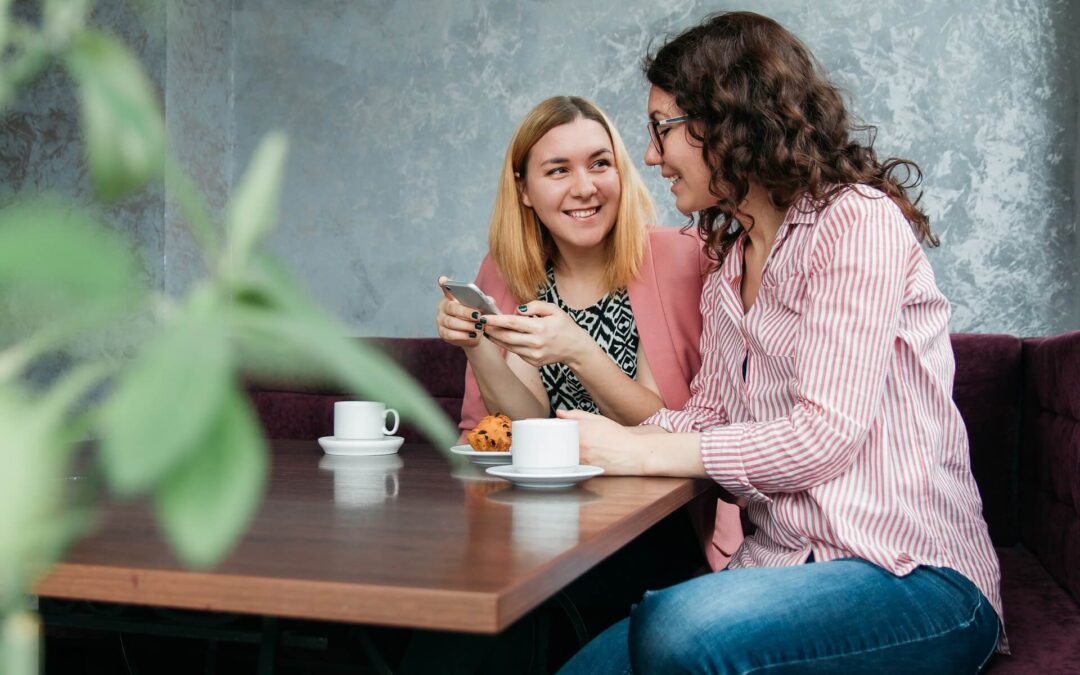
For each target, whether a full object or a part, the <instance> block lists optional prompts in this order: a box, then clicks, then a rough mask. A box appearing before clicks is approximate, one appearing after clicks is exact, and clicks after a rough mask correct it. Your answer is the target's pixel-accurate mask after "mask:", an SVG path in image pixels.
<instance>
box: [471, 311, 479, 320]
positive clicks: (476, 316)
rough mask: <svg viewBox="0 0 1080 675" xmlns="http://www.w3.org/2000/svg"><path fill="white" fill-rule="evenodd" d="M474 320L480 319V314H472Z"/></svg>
mask: <svg viewBox="0 0 1080 675" xmlns="http://www.w3.org/2000/svg"><path fill="white" fill-rule="evenodd" d="M472 318H474V319H478V318H480V312H473V313H472Z"/></svg>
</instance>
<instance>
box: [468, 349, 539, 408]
mask: <svg viewBox="0 0 1080 675" xmlns="http://www.w3.org/2000/svg"><path fill="white" fill-rule="evenodd" d="M465 356H466V357H467V358H468V359H469V364H470V365H471V366H472V369H473V376H474V377H476V385H477V388H478V389H479V390H480V396H481V397H482V398H483V399H484V406H485V407H486V408H487V409H488V412H490V413H496V412H498V413H502V414H504V415H508V416H509V417H510V418H511V419H525V418H529V417H547V416H548V406H547V405H545V404H544V403H541V402H540V401H539V400H538V399H537V398H536V396H535V395H534V394H533V392H531V391H530V390H529V388H528V387H526V386H525V384H524V383H523V382H522V381H521V379H520V378H519V377H518V376H517V375H516V374H515V373H514V371H513V370H511V369H510V366H509V365H508V364H507V363H506V359H505V358H504V356H503V353H502V351H501V350H500V349H499V348H498V347H496V346H495V345H494V344H492V343H491V342H490V341H488V340H482V341H481V342H480V344H479V345H477V346H476V347H473V348H472V349H466V350H465Z"/></svg>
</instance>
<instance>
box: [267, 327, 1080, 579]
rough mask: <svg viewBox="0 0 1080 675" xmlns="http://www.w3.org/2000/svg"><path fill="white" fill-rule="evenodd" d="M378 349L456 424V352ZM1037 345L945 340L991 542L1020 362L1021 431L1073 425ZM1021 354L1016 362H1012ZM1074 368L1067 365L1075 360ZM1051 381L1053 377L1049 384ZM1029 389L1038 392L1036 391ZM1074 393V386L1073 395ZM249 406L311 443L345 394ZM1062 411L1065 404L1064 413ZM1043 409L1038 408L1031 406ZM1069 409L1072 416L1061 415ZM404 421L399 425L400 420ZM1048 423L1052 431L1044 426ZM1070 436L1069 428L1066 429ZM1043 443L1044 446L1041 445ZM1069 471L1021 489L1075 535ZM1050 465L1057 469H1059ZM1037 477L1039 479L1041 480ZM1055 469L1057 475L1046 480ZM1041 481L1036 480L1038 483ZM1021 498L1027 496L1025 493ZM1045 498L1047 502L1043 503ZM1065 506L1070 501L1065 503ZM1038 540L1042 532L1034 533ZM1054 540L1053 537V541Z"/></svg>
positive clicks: (405, 341)
mask: <svg viewBox="0 0 1080 675" xmlns="http://www.w3.org/2000/svg"><path fill="white" fill-rule="evenodd" d="M358 339H360V340H363V341H365V342H366V343H368V344H373V345H375V346H377V347H379V348H380V349H383V350H384V351H386V353H387V355H388V356H389V357H390V358H393V359H394V360H395V361H397V362H398V363H399V364H400V365H401V366H403V367H404V369H405V370H406V371H408V372H409V373H410V374H411V375H412V376H413V377H414V378H416V379H417V381H418V382H419V383H420V385H421V386H423V387H424V388H425V389H426V390H427V391H428V392H429V393H430V394H431V395H432V396H433V397H434V398H435V400H436V401H437V402H438V403H439V405H440V406H441V407H442V409H443V410H444V411H446V413H447V415H448V416H449V417H450V418H451V419H452V420H457V419H458V417H459V416H460V412H461V400H462V397H463V395H464V373H465V363H466V359H465V355H464V353H463V352H462V350H460V349H458V348H456V347H453V346H451V345H449V344H447V343H445V342H443V341H442V340H440V339H437V338H358ZM1047 342H1048V343H1049V344H1047V345H1042V343H1036V342H1033V341H1029V342H1028V343H1026V344H1025V345H1024V346H1023V351H1022V349H1021V342H1020V340H1019V339H1018V338H1015V337H1013V336H1009V335H978V334H963V333H962V334H954V335H953V336H952V346H953V352H954V354H955V356H956V379H955V383H954V389H953V396H954V399H955V401H956V405H957V407H958V408H959V410H960V413H961V415H962V416H963V418H964V422H965V424H966V425H967V430H968V435H969V437H970V439H971V464H972V472H973V473H974V475H975V480H976V482H977V483H978V485H979V489H980V491H981V493H982V497H983V510H984V514H985V516H986V521H987V524H988V526H989V528H990V535H991V537H992V538H993V540H994V542H995V543H996V544H999V545H1008V544H1013V543H1016V542H1017V541H1018V539H1019V536H1020V529H1019V524H1018V516H1017V513H1018V497H1017V489H1018V483H1017V447H1018V446H1019V444H1020V443H1019V436H1020V419H1021V415H1020V411H1021V392H1022V391H1023V389H1024V386H1023V382H1024V375H1023V373H1024V371H1025V364H1026V368H1027V370H1028V371H1029V372H1036V373H1046V374H1044V375H1038V376H1037V377H1036V378H1035V380H1036V381H1032V380H1031V377H1029V378H1028V381H1029V386H1030V387H1033V388H1034V389H1035V391H1036V393H1035V394H1029V397H1028V398H1029V399H1032V397H1033V396H1044V397H1048V398H1049V399H1050V400H1052V401H1055V402H1056V403H1054V406H1056V407H1050V408H1047V410H1052V411H1059V412H1054V413H1052V414H1051V413H1049V412H1046V411H1043V412H1042V413H1040V414H1037V415H1035V414H1033V415H1032V418H1033V419H1032V421H1031V422H1029V424H1039V425H1042V428H1044V429H1046V433H1058V434H1060V433H1063V432H1062V431H1061V430H1060V429H1058V426H1061V425H1065V424H1066V421H1067V420H1068V419H1070V418H1069V417H1068V415H1069V414H1071V415H1072V417H1071V419H1072V420H1073V421H1074V424H1075V420H1076V419H1078V418H1080V413H1078V412H1077V411H1076V410H1077V406H1078V405H1080V403H1078V402H1077V400H1076V397H1075V396H1074V397H1073V398H1071V399H1070V398H1068V396H1067V394H1068V392H1069V389H1068V387H1067V386H1066V384H1067V381H1066V380H1063V379H1061V377H1063V376H1059V375H1056V374H1055V373H1054V369H1053V365H1052V364H1053V361H1054V359H1055V358H1056V355H1057V353H1058V351H1060V350H1061V349H1065V348H1067V347H1068V348H1073V347H1069V345H1074V343H1075V340H1072V341H1068V340H1066V343H1068V344H1064V345H1062V344H1059V343H1058V342H1059V341H1057V338H1055V339H1052V340H1049V341H1047ZM1022 353H1023V359H1022V358H1021V355H1022ZM1074 361H1075V359H1074ZM1054 378H1057V379H1054ZM1035 385H1038V386H1037V387H1036V386H1035ZM1072 391H1073V393H1075V386H1073V389H1072ZM250 396H251V400H252V402H253V403H254V405H255V409H256V411H257V412H258V415H259V417H260V419H261V420H262V424H263V427H264V429H265V431H266V433H267V435H268V436H270V437H272V438H310V439H315V438H318V437H319V436H326V435H330V434H332V433H333V404H334V402H335V401H339V400H344V399H347V398H349V396H348V395H347V394H345V393H343V392H342V390H341V388H340V387H335V386H333V385H316V386H312V385H297V384H287V383H277V384H266V383H263V384H260V385H257V386H253V387H251V388H250ZM1070 406H1072V407H1071V408H1070ZM1040 410H1042V408H1040ZM1069 410H1072V412H1071V413H1070V412H1069ZM405 422H406V423H407V420H405ZM1051 425H1055V426H1054V430H1053V431H1051V430H1050V429H1049V427H1050V426H1051ZM1073 429H1074V432H1075V427H1073ZM402 433H403V435H405V437H406V439H408V440H410V441H412V440H420V436H419V434H417V433H416V432H415V431H414V430H413V429H412V428H410V427H409V426H408V425H407V424H405V425H403V432H402ZM1042 442H1043V440H1040V439H1038V438H1029V439H1025V447H1026V448H1028V452H1027V454H1028V455H1032V456H1038V453H1037V452H1035V451H1034V450H1033V449H1032V448H1033V445H1032V444H1033V443H1035V444H1039V443H1042ZM1046 442H1049V441H1046ZM1072 461H1073V465H1072V469H1068V468H1067V467H1065V466H1064V465H1062V466H1058V467H1057V468H1055V469H1053V470H1051V469H1050V467H1051V466H1055V462H1054V461H1050V462H1049V463H1044V464H1039V465H1038V466H1034V465H1033V466H1030V467H1029V475H1028V478H1029V481H1028V482H1029V483H1032V484H1033V485H1034V484H1035V483H1039V484H1040V485H1041V486H1042V487H1041V489H1042V490H1043V494H1044V495H1051V494H1052V495H1053V500H1054V501H1053V502H1052V504H1051V503H1050V502H1049V501H1048V502H1047V503H1046V504H1044V505H1043V506H1040V507H1039V508H1040V509H1042V510H1044V511H1052V510H1054V509H1060V508H1067V509H1071V510H1070V511H1069V513H1070V514H1071V517H1072V518H1073V521H1072V522H1073V523H1074V531H1075V522H1076V521H1075V518H1076V507H1075V505H1076V504H1077V503H1078V502H1080V494H1076V493H1074V494H1072V496H1071V497H1070V496H1069V494H1068V490H1067V489H1066V485H1067V484H1070V485H1072V486H1073V488H1072V489H1073V490H1076V489H1077V488H1076V482H1075V475H1074V476H1073V478H1072V479H1071V480H1072V483H1069V482H1068V480H1065V482H1060V481H1059V482H1058V483H1054V482H1053V481H1054V476H1055V475H1056V476H1059V478H1064V476H1065V474H1066V473H1067V472H1068V471H1069V470H1071V471H1073V473H1074V474H1075V472H1076V471H1080V468H1077V467H1078V466H1080V465H1078V464H1077V461H1078V460H1077V457H1076V456H1075V455H1074V456H1073V458H1072ZM1062 462H1064V460H1061V462H1057V464H1061V463H1062ZM1040 472H1041V473H1040ZM1054 472H1057V473H1054ZM1040 481H1041V482H1040ZM1024 494H1025V499H1027V498H1028V497H1027V495H1029V492H1028V488H1026V487H1025V488H1024ZM1046 499H1047V500H1049V499H1050V497H1049V496H1047V497H1046ZM1069 500H1071V501H1069ZM1029 520H1031V521H1032V522H1031V523H1029V525H1028V526H1026V529H1025V539H1026V538H1028V537H1029V536H1030V537H1033V538H1035V539H1037V540H1039V541H1042V542H1046V543H1044V544H1042V546H1043V547H1044V548H1045V547H1049V548H1059V547H1060V543H1053V544H1052V543H1049V542H1050V540H1051V539H1052V536H1051V535H1050V534H1049V533H1046V532H1043V530H1040V529H1039V528H1038V527H1036V526H1035V525H1034V524H1033V523H1037V522H1040V520H1041V516H1040V517H1032V518H1030V519H1029ZM1040 533H1041V534H1040ZM1059 539H1060V537H1059ZM1073 545H1074V547H1075V548H1074V550H1075V552H1076V555H1077V556H1078V557H1077V564H1076V565H1074V566H1073V567H1074V569H1077V570H1080V542H1074V544H1073Z"/></svg>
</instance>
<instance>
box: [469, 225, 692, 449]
mask: <svg viewBox="0 0 1080 675" xmlns="http://www.w3.org/2000/svg"><path fill="white" fill-rule="evenodd" d="M708 262H709V261H708V259H707V258H706V257H705V254H704V253H703V252H702V250H701V241H700V240H699V239H698V237H697V235H696V234H695V233H694V232H685V233H684V232H682V231H681V230H679V229H676V228H665V229H661V228H655V229H653V230H651V231H650V232H649V238H648V239H647V240H646V245H645V256H644V259H643V260H642V265H641V271H640V273H639V274H638V276H637V277H636V278H634V279H632V280H631V281H630V283H629V284H628V285H627V288H626V290H627V293H628V294H629V295H630V306H631V307H632V308H633V310H634V321H636V322H637V328H638V335H639V336H640V338H641V345H642V347H643V348H644V350H645V356H646V357H647V358H648V359H649V367H650V368H651V369H652V373H653V377H654V378H655V379H656V384H657V385H658V386H659V388H660V398H662V399H663V400H664V407H666V408H682V407H683V405H684V404H685V403H686V401H687V399H689V398H690V380H692V379H693V378H694V375H696V374H697V371H698V368H699V367H700V366H701V356H700V354H699V353H698V341H699V340H700V339H701V309H700V307H699V304H700V300H701V285H702V280H703V277H704V275H705V270H706V269H707V265H708ZM476 285H477V286H479V287H480V289H481V290H482V291H484V292H485V293H487V294H488V295H490V296H491V297H493V298H494V299H495V304H496V305H498V306H499V309H501V310H502V311H504V312H512V311H513V309H514V308H515V307H517V306H518V305H520V304H521V300H520V299H519V298H514V297H513V296H511V294H510V289H509V288H508V287H507V286H506V282H504V281H503V279H502V275H500V274H499V270H498V268H496V267H495V263H494V262H493V261H492V260H491V257H490V256H484V260H483V262H481V263H480V272H479V274H477V275H476ZM488 414H490V413H489V411H488V410H487V409H486V408H485V407H484V399H483V398H482V397H481V396H480V388H479V387H478V386H477V385H476V378H475V377H474V376H473V372H472V366H471V365H470V366H468V367H467V368H466V370H465V399H464V401H463V402H462V404H461V424H460V425H459V426H460V427H461V429H462V430H464V431H468V430H470V429H472V428H473V427H475V426H476V423H477V422H479V421H480V418H482V417H484V416H485V415H488Z"/></svg>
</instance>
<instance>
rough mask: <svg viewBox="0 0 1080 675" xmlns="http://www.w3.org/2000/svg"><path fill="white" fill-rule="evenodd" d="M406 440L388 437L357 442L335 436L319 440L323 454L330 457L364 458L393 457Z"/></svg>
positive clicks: (399, 437)
mask: <svg viewBox="0 0 1080 675" xmlns="http://www.w3.org/2000/svg"><path fill="white" fill-rule="evenodd" d="M404 442H405V439H404V438H402V437H401V436H386V437H385V438H376V439H374V440H370V441H356V440H349V439H345V438H337V437H335V436H323V437H322V438H320V439H319V445H321V446H322V449H323V452H325V453H326V454H328V455H350V456H352V457H362V456H367V455H392V454H394V453H395V452H397V451H398V448H400V447H401V444H402V443H404Z"/></svg>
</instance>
